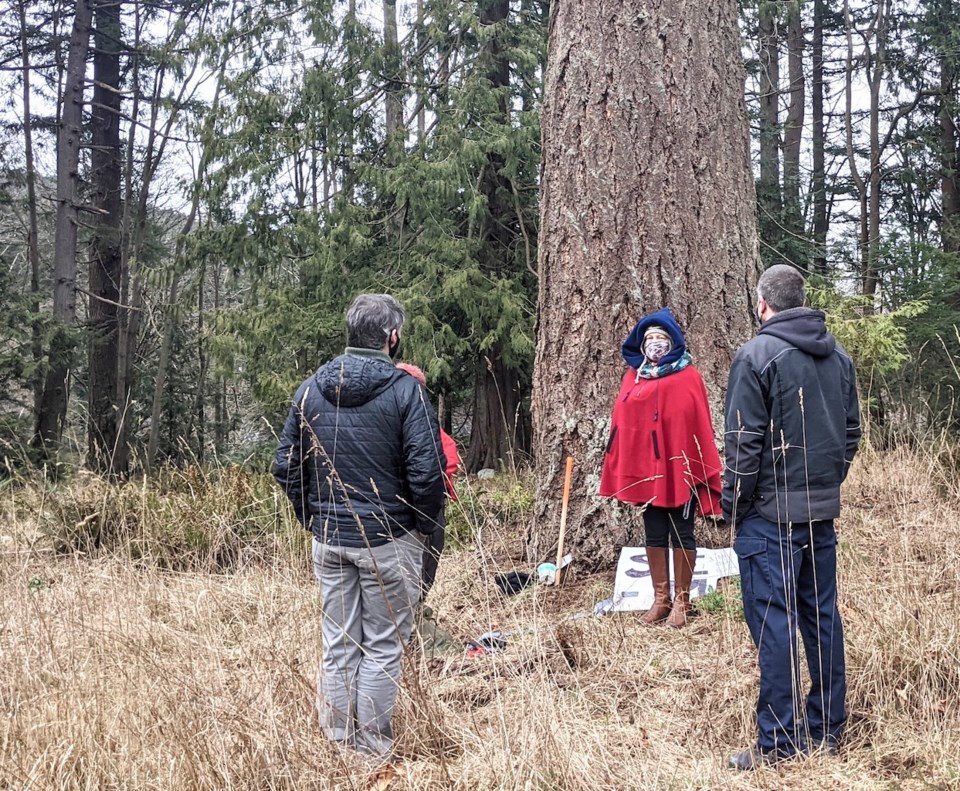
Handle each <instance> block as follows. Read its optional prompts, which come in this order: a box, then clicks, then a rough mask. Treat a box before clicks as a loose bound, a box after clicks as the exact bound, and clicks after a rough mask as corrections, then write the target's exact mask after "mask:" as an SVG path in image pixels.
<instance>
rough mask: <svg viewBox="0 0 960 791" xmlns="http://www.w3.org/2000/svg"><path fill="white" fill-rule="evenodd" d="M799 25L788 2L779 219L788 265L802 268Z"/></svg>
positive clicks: (796, 3)
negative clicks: (787, 99)
mask: <svg viewBox="0 0 960 791" xmlns="http://www.w3.org/2000/svg"><path fill="white" fill-rule="evenodd" d="M803 50H804V40H803V24H802V19H801V16H800V0H790V3H789V4H788V8H787V64H788V72H787V73H788V78H789V81H790V85H789V95H790V104H789V105H788V106H787V119H786V123H785V125H784V128H783V209H784V210H783V219H784V226H785V230H786V232H787V233H789V234H790V236H791V244H790V247H789V250H790V251H791V255H790V259H791V263H793V264H794V265H796V266H799V267H802V268H804V269H805V268H806V267H807V261H806V256H805V255H803V254H802V253H803V250H804V247H805V245H803V244H802V241H803V233H804V222H803V211H802V209H801V206H800V152H801V148H802V144H803V117H804V109H805V104H804V103H805V97H806V91H805V84H804V79H805V78H804V74H803Z"/></svg>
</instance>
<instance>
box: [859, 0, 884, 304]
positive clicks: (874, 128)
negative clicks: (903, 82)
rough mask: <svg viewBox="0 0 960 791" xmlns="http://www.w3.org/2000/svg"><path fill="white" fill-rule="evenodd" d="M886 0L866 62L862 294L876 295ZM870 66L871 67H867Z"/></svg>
mask: <svg viewBox="0 0 960 791" xmlns="http://www.w3.org/2000/svg"><path fill="white" fill-rule="evenodd" d="M889 11H890V9H889V0H878V2H877V16H876V19H875V22H874V26H875V31H876V32H875V35H876V48H875V53H874V57H873V58H872V59H871V60H872V63H870V64H868V71H867V74H868V81H869V84H870V132H869V134H870V174H869V179H868V184H869V190H868V197H867V256H866V260H865V261H864V267H863V294H864V296H870V297H872V296H875V295H876V293H877V287H878V285H879V283H880V273H879V265H880V260H879V259H880V188H881V187H880V185H881V182H882V180H883V170H882V164H883V163H882V155H883V147H882V146H881V143H880V110H881V108H880V98H881V97H880V89H881V87H882V86H883V77H884V73H885V71H886V65H887V34H888V25H889V21H888V20H889V16H890V14H889ZM871 65H872V69H871V68H870V66H871Z"/></svg>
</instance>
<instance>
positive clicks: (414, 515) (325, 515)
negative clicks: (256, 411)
mask: <svg viewBox="0 0 960 791" xmlns="http://www.w3.org/2000/svg"><path fill="white" fill-rule="evenodd" d="M445 466H446V462H445V459H444V457H443V451H442V450H441V445H440V433H439V426H438V424H437V417H436V414H435V412H434V411H433V407H432V406H431V405H430V402H429V400H428V399H427V394H426V391H425V390H424V389H423V388H422V387H421V386H420V384H419V383H418V382H417V380H416V379H414V378H413V377H412V376H408V375H407V374H405V373H404V372H402V371H398V370H397V369H396V368H395V367H394V366H393V363H392V362H390V360H389V358H388V357H387V356H386V355H384V354H381V353H379V352H373V351H371V352H367V351H366V350H356V349H349V350H348V351H347V353H346V354H343V355H341V356H339V357H336V358H334V359H333V360H331V361H330V362H328V363H327V364H326V365H324V366H322V367H321V368H320V370H318V371H317V372H316V373H315V374H314V375H313V376H311V377H310V378H309V379H307V380H306V381H305V382H304V383H303V384H302V385H300V388H299V389H298V390H297V392H296V395H295V396H294V399H293V406H292V408H291V409H290V414H289V416H288V417H287V422H286V424H285V425H284V428H283V435H282V437H281V439H280V447H279V448H278V449H277V457H276V462H275V465H274V473H273V474H274V477H275V478H276V479H277V482H278V483H279V484H280V485H281V486H282V487H283V489H284V491H285V492H286V493H287V496H288V497H289V498H290V501H291V502H292V503H293V507H294V510H295V511H296V513H297V518H298V519H299V520H300V522H301V524H302V525H303V526H304V527H305V528H307V529H308V530H311V531H312V532H313V535H314V536H316V538H317V539H318V540H320V541H323V542H324V543H328V544H338V545H341V546H349V547H360V546H379V545H382V544H385V543H387V542H388V541H389V540H391V537H392V536H396V535H399V534H401V533H403V532H404V531H408V530H419V531H421V532H424V533H432V532H433V531H434V530H437V529H442V528H440V527H439V525H440V524H441V523H442V520H441V519H439V518H438V517H439V516H441V515H442V509H443V504H444V484H443V470H444V468H445Z"/></svg>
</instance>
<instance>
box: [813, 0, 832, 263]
mask: <svg viewBox="0 0 960 791" xmlns="http://www.w3.org/2000/svg"><path fill="white" fill-rule="evenodd" d="M825 4H826V2H825V0H814V4H813V47H812V50H813V51H812V55H813V79H812V80H811V89H812V99H811V101H812V107H811V111H812V113H813V119H812V120H813V131H812V136H811V145H812V148H813V152H812V153H813V178H812V185H811V186H812V191H813V271H814V272H815V273H817V274H819V275H826V274H827V231H828V230H829V225H828V223H829V219H828V215H827V174H826V169H827V166H826V156H825V146H826V139H825V133H824V126H823V17H824V14H825V11H826V9H825Z"/></svg>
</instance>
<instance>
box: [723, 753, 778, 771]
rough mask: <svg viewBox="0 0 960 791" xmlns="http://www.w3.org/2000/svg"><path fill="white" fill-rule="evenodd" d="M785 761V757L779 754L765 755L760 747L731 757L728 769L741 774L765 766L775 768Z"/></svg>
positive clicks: (728, 761)
mask: <svg viewBox="0 0 960 791" xmlns="http://www.w3.org/2000/svg"><path fill="white" fill-rule="evenodd" d="M783 760H785V756H783V755H780V754H779V753H775V752H767V753H765V752H763V751H762V750H761V749H760V748H759V747H751V748H750V749H749V750H743V751H741V752H739V753H734V754H733V755H731V756H730V758H729V759H728V760H727V768H728V769H736V770H738V771H740V772H750V771H752V770H754V769H760V768H761V767H764V766H773V765H774V764H776V763H779V762H780V761H783Z"/></svg>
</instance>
